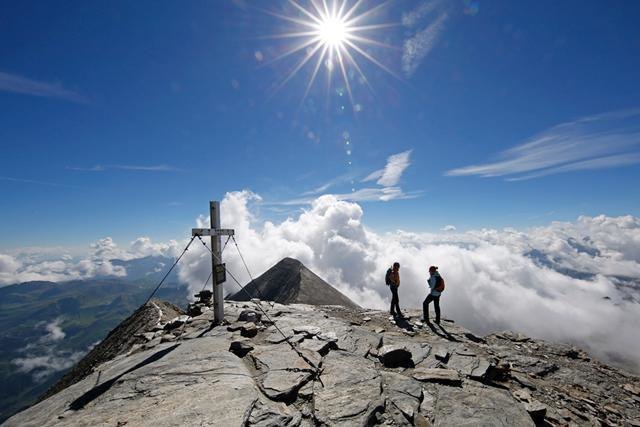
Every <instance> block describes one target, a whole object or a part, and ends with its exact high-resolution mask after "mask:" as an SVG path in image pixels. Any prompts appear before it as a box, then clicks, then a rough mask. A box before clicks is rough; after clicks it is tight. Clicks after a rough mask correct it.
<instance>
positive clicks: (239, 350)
mask: <svg viewBox="0 0 640 427" xmlns="http://www.w3.org/2000/svg"><path fill="white" fill-rule="evenodd" d="M251 350H253V343H252V342H251V340H237V341H232V342H231V345H229V351H230V352H231V353H233V354H235V355H236V356H238V357H244V356H245V355H246V354H247V353H249V352H250V351H251Z"/></svg>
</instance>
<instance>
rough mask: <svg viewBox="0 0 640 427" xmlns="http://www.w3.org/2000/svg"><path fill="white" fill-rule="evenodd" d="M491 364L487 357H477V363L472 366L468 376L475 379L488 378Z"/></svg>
mask: <svg viewBox="0 0 640 427" xmlns="http://www.w3.org/2000/svg"><path fill="white" fill-rule="evenodd" d="M492 366H493V365H491V363H490V362H489V361H488V360H487V359H484V358H481V357H479V358H478V364H477V365H476V367H475V368H473V370H472V371H471V374H470V375H469V376H470V377H471V378H473V379H475V380H486V379H489V377H490V373H491V368H492Z"/></svg>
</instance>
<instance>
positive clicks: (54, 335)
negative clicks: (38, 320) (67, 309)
mask: <svg viewBox="0 0 640 427" xmlns="http://www.w3.org/2000/svg"><path fill="white" fill-rule="evenodd" d="M61 323H62V317H58V318H57V319H55V320H54V321H53V322H49V323H47V324H46V325H45V327H44V328H45V330H46V331H47V334H46V335H45V336H44V337H43V338H42V341H43V342H56V341H60V340H63V339H64V337H65V336H66V335H67V334H65V333H64V331H63V330H62V328H61V327H60V324H61Z"/></svg>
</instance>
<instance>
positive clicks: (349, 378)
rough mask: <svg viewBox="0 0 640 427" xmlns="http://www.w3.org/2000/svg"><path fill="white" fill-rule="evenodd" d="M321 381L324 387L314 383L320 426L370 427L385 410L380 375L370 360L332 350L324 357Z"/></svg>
mask: <svg viewBox="0 0 640 427" xmlns="http://www.w3.org/2000/svg"><path fill="white" fill-rule="evenodd" d="M321 379H322V382H323V384H324V387H323V386H322V385H320V383H319V382H316V383H315V384H314V386H315V388H314V392H315V393H314V394H315V409H316V412H315V416H316V418H317V420H318V421H319V422H320V423H325V424H327V425H338V426H339V425H344V426H353V425H368V424H370V423H372V421H373V418H374V416H375V413H376V412H378V411H382V410H383V409H384V402H383V400H382V397H381V394H380V389H381V380H380V376H379V374H378V372H377V371H376V369H375V365H374V363H373V362H372V361H370V360H367V359H363V358H362V357H360V356H357V355H354V354H352V353H347V352H344V351H340V350H336V351H332V352H330V353H329V354H328V355H327V356H326V357H325V358H324V361H323V372H322V375H321ZM356 390H357V392H354V391H356Z"/></svg>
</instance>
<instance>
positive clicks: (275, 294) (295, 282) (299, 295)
mask: <svg viewBox="0 0 640 427" xmlns="http://www.w3.org/2000/svg"><path fill="white" fill-rule="evenodd" d="M251 298H259V299H262V300H265V301H274V302H279V303H281V304H292V303H298V304H309V305H342V306H344V307H351V308H360V306H358V304H356V303H355V302H353V301H351V300H350V299H349V298H348V297H347V296H346V295H344V294H343V293H342V292H340V291H339V290H337V289H336V288H334V287H333V286H331V285H330V284H328V283H327V282H325V281H324V280H323V279H322V278H320V277H319V276H318V275H317V274H315V273H314V272H313V271H311V270H309V269H308V268H307V267H305V266H304V264H302V263H301V262H300V261H298V260H297V259H294V258H288V257H287V258H283V259H282V260H280V261H279V262H278V263H277V264H276V265H274V266H273V267H271V268H270V269H268V270H267V271H265V272H264V273H263V274H261V275H260V277H257V278H256V279H254V280H253V281H252V282H250V283H249V284H247V285H246V286H245V287H244V291H238V292H236V293H235V294H232V295H230V296H228V297H227V298H226V299H227V300H229V301H248V300H250V299H251Z"/></svg>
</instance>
